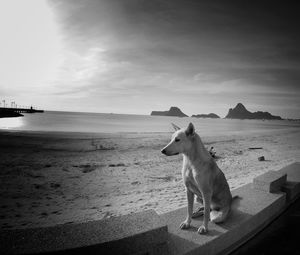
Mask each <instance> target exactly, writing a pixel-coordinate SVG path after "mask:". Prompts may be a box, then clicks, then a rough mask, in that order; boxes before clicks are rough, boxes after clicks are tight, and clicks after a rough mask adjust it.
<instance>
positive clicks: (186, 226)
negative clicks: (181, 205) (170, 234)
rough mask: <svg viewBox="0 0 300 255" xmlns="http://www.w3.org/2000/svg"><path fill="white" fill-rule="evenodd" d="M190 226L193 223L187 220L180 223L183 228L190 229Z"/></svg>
mask: <svg viewBox="0 0 300 255" xmlns="http://www.w3.org/2000/svg"><path fill="white" fill-rule="evenodd" d="M190 226H191V223H189V222H187V221H184V222H182V223H181V224H180V228H181V229H188V228H190Z"/></svg>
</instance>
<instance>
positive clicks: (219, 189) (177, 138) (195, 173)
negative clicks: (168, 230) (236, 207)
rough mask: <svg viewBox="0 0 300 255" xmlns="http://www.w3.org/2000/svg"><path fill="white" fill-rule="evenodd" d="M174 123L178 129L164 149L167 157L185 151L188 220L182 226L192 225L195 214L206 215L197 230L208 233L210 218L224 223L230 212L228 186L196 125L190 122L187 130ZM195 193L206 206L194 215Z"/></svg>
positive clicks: (183, 170)
mask: <svg viewBox="0 0 300 255" xmlns="http://www.w3.org/2000/svg"><path fill="white" fill-rule="evenodd" d="M172 125H173V127H174V129H175V131H176V132H175V133H174V134H173V136H172V139H171V141H170V143H169V144H168V145H167V146H165V147H164V148H163V149H162V150H161V152H162V153H163V154H165V155H167V156H172V155H177V154H180V153H182V154H183V167H182V178H183V182H184V184H185V186H186V193H187V200H188V210H187V217H186V220H185V221H184V222H182V223H181V225H180V228H181V229H187V228H189V227H190V224H191V220H192V217H194V216H198V215H200V214H201V215H202V214H204V220H203V224H202V226H200V227H199V229H198V233H199V234H205V233H206V232H207V231H208V222H209V220H211V221H212V222H215V223H221V222H223V221H224V220H225V219H226V217H227V215H228V213H229V212H230V209H231V203H232V195H231V192H230V189H229V185H228V183H227V181H226V178H225V176H224V174H223V172H222V171H221V170H220V168H219V167H218V166H217V164H216V162H215V160H214V159H213V158H212V157H211V155H210V154H209V152H208V151H207V150H206V148H205V147H204V145H203V143H202V141H201V139H200V137H199V135H198V134H197V133H195V128H194V126H193V124H192V123H190V124H189V125H188V127H187V129H186V130H184V129H180V128H179V127H177V126H176V125H174V124H172ZM194 195H196V196H197V197H198V199H199V200H200V201H203V205H204V208H203V207H201V208H199V209H198V211H197V212H196V213H194V214H193V204H194ZM203 211H204V212H203Z"/></svg>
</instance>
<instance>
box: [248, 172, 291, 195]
mask: <svg viewBox="0 0 300 255" xmlns="http://www.w3.org/2000/svg"><path fill="white" fill-rule="evenodd" d="M286 177H287V175H286V173H280V172H275V171H269V172H266V173H264V174H262V175H260V176H258V177H256V178H254V179H253V187H254V189H258V190H263V191H266V192H270V193H274V192H277V191H280V189H281V186H282V185H284V184H285V182H286Z"/></svg>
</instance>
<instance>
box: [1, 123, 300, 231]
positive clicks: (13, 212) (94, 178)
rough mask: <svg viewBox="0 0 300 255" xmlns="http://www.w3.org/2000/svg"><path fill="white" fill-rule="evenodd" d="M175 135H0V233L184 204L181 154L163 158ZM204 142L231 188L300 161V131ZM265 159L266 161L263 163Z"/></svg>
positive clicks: (213, 138)
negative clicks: (162, 149)
mask: <svg viewBox="0 0 300 255" xmlns="http://www.w3.org/2000/svg"><path fill="white" fill-rule="evenodd" d="M171 133H172V132H159V133H130V132H126V133H106V134H104V133H75V134H74V133H71V134H70V133H65V132H48V131H45V132H37V131H33V132H32V131H14V130H13V131H8V130H0V153H1V155H2V158H3V160H1V162H0V169H1V173H0V178H1V183H2V184H3V185H2V186H1V187H0V197H1V201H2V203H1V214H0V228H1V229H13V228H30V227H38V226H51V225H56V224H64V223H71V222H83V221H90V220H95V219H102V218H108V217H112V216H117V215H124V214H128V213H131V212H138V211H143V210H146V209H154V210H155V211H156V212H157V213H164V212H168V211H171V210H174V209H177V208H180V207H185V206H186V196H185V192H184V185H183V183H182V180H181V165H182V157H181V156H176V157H166V156H164V155H162V154H161V153H160V149H161V148H162V147H163V146H164V145H165V144H166V143H168V142H169V140H170V137H171ZM199 134H200V137H201V132H199ZM201 139H202V141H203V142H204V144H205V146H206V147H207V148H208V147H209V146H211V145H213V146H214V148H215V150H216V152H217V156H218V159H217V164H218V165H219V167H220V168H221V170H222V171H223V172H224V173H225V176H226V178H227V180H228V182H229V185H230V188H231V189H234V188H237V187H239V186H242V185H244V184H246V183H249V182H251V181H252V179H253V178H254V177H255V176H257V175H260V174H262V173H264V172H266V171H269V170H279V169H280V168H282V167H284V166H286V165H288V164H290V163H293V162H295V161H300V158H299V151H300V129H299V128H284V129H272V130H263V131H253V132H250V133H245V132H244V133H243V132H241V133H239V134H235V135H232V134H231V135H223V136H218V135H217V136H203V137H201ZM250 147H262V148H263V149H260V150H250V149H249V148H250ZM262 155H263V156H265V158H266V161H262V162H260V161H258V157H259V156H262Z"/></svg>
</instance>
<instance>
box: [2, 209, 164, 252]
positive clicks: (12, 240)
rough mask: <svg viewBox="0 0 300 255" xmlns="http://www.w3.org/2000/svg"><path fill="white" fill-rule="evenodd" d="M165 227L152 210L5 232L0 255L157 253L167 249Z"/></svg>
mask: <svg viewBox="0 0 300 255" xmlns="http://www.w3.org/2000/svg"><path fill="white" fill-rule="evenodd" d="M167 233H168V232H167V226H166V224H164V223H163V221H162V220H161V218H160V217H159V216H158V215H157V214H156V213H155V211H153V210H148V211H145V212H141V213H136V214H131V215H126V216H121V217H115V218H110V219H106V220H101V221H93V222H86V223H80V224H68V225H58V226H54V227H47V228H37V229H20V230H6V231H3V232H1V233H0V253H1V254H34V253H47V254H51V253H54V252H58V251H60V252H61V253H64V254H80V253H81V252H83V253H99V254H146V253H148V254H156V253H160V251H162V250H163V249H166V246H165V245H164V244H165V243H166V240H167Z"/></svg>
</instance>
